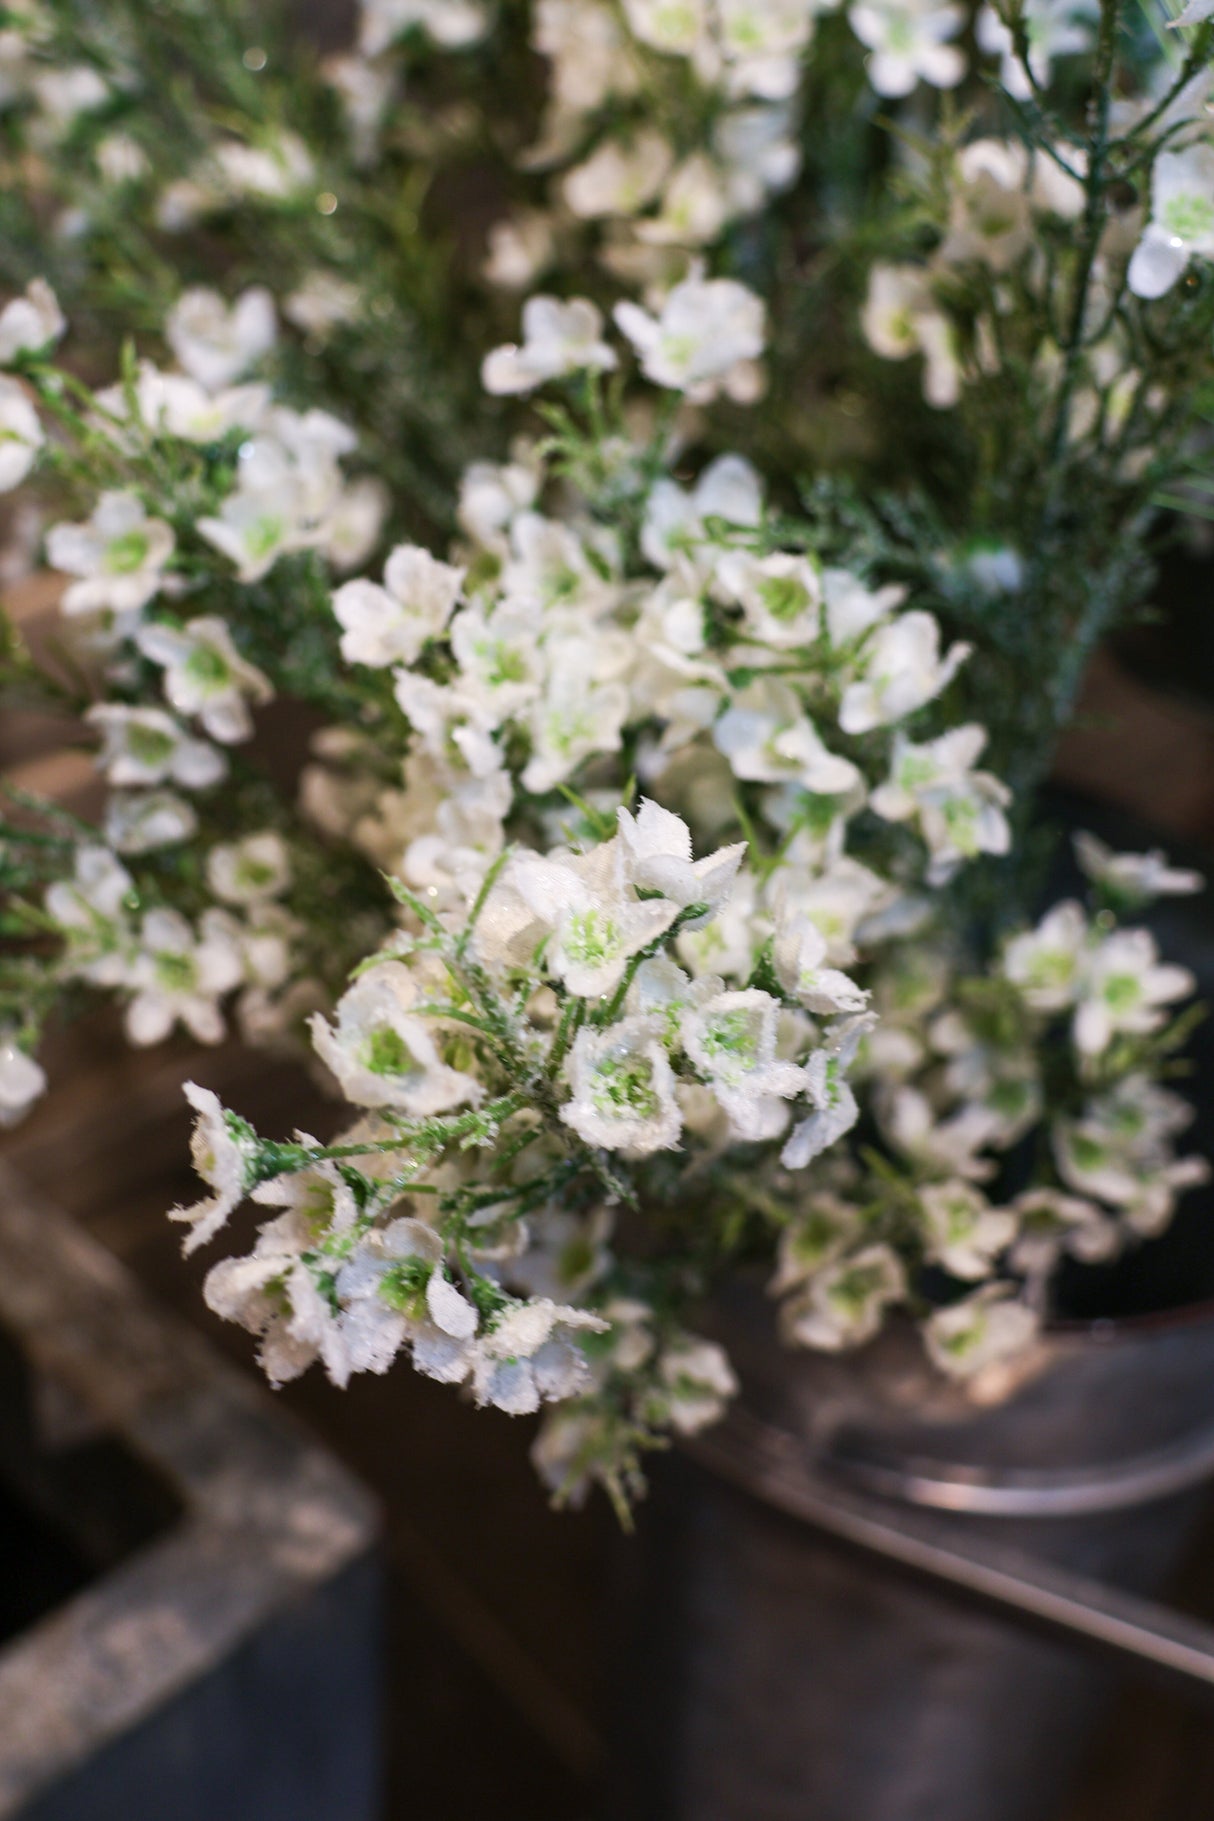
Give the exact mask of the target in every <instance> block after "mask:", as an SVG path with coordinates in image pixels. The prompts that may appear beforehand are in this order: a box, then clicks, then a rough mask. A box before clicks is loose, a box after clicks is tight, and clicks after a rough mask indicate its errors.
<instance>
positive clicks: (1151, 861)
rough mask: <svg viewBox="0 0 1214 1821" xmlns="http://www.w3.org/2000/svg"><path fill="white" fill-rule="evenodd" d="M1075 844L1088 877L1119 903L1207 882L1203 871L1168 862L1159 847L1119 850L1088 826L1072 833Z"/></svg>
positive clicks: (1181, 892)
mask: <svg viewBox="0 0 1214 1821" xmlns="http://www.w3.org/2000/svg"><path fill="white" fill-rule="evenodd" d="M1073 845H1074V848H1075V858H1076V859H1077V860H1078V862H1079V864H1080V866H1081V867H1082V868H1083V870H1084V872H1085V873H1086V874H1087V876H1088V878H1089V879H1091V880H1092V882H1093V884H1095V885H1098V886H1100V888H1101V890H1102V891H1103V892H1104V893H1105V894H1106V896H1107V897H1109V898H1111V899H1112V900H1113V902H1114V903H1115V904H1116V905H1118V906H1125V907H1132V908H1134V909H1137V908H1139V907H1140V906H1142V905H1144V904H1149V903H1150V902H1151V900H1152V899H1153V898H1173V897H1183V896H1185V895H1186V894H1187V893H1189V892H1199V891H1201V890H1202V889H1203V888H1204V886H1205V880H1204V878H1203V877H1202V875H1201V874H1200V873H1198V872H1192V871H1190V870H1189V868H1187V867H1179V866H1169V864H1168V860H1167V856H1166V855H1165V854H1164V853H1162V852H1161V850H1160V849H1159V848H1157V847H1153V848H1152V849H1151V851H1150V853H1146V854H1118V853H1114V851H1113V849H1112V848H1111V847H1108V846H1106V845H1105V843H1104V842H1103V841H1099V840H1097V838H1096V836H1095V835H1092V834H1088V833H1087V832H1086V830H1080V831H1079V832H1078V833H1077V834H1076V835H1075V836H1074V837H1073Z"/></svg>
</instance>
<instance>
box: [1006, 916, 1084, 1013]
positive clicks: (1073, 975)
mask: <svg viewBox="0 0 1214 1821" xmlns="http://www.w3.org/2000/svg"><path fill="white" fill-rule="evenodd" d="M1087 944H1088V921H1087V918H1086V917H1085V915H1084V913H1083V907H1082V905H1079V904H1076V903H1075V902H1074V900H1073V899H1067V900H1066V902H1065V903H1063V904H1056V905H1055V906H1054V908H1053V909H1052V910H1051V911H1049V912H1047V914H1046V915H1045V916H1044V917H1043V918H1042V919H1041V922H1040V923H1039V924H1038V925H1037V928H1036V929H1034V930H1028V931H1026V932H1025V934H1024V935H1022V936H1014V937H1013V938H1012V940H1011V941H1010V942H1009V943H1008V945H1007V947H1006V948H1005V949H1004V951H1003V962H1002V968H1003V972H1004V974H1005V975H1006V976H1007V978H1008V979H1009V980H1010V981H1011V982H1012V984H1013V986H1016V987H1018V988H1019V990H1020V992H1021V993H1022V994H1023V996H1024V999H1025V1003H1026V1004H1028V1005H1030V1006H1032V1008H1033V1010H1034V1011H1038V1012H1059V1011H1062V1010H1063V1008H1064V1007H1066V1006H1068V1005H1070V1004H1072V1003H1073V1001H1074V998H1075V994H1076V991H1077V988H1078V984H1079V978H1080V967H1081V962H1082V958H1083V955H1084V953H1085V951H1086V948H1087Z"/></svg>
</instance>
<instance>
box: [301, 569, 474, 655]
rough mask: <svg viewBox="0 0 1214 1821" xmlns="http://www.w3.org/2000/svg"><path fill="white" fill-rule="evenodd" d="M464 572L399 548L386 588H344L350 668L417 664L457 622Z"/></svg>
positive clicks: (337, 605)
mask: <svg viewBox="0 0 1214 1821" xmlns="http://www.w3.org/2000/svg"><path fill="white" fill-rule="evenodd" d="M463 581H464V571H463V570H462V569H455V568H453V567H452V566H451V565H450V564H448V563H440V562H438V561H436V559H435V558H434V557H432V556H431V555H430V552H429V551H428V550H423V549H421V548H420V547H419V546H417V545H414V544H398V545H397V547H396V549H395V550H393V551H392V553H391V555H390V556H389V558H388V560H387V562H386V564H385V565H384V585H383V587H382V588H381V587H380V586H379V585H378V584H377V583H375V582H368V581H364V580H362V579H359V580H358V581H353V582H344V583H343V584H342V586H341V587H340V588H339V589H338V590H337V592H336V593H335V594H334V596H333V612H334V614H335V615H336V616H337V620H338V623H339V625H340V626H341V627H342V628H343V630H342V638H341V655H342V657H343V658H345V660H346V662H347V664H368V665H371V666H373V667H374V668H381V667H382V666H384V665H386V664H412V663H414V662H416V660H417V658H418V657H419V656H420V655H421V650H422V646H423V645H424V644H425V643H426V641H427V639H433V638H437V637H438V636H439V634H440V633H441V632H442V630H443V628H444V626H445V625H446V624H447V621H448V620H449V619H450V617H451V613H452V610H453V609H454V607H455V603H456V601H457V600H458V599H459V594H460V589H461V588H462V586H463Z"/></svg>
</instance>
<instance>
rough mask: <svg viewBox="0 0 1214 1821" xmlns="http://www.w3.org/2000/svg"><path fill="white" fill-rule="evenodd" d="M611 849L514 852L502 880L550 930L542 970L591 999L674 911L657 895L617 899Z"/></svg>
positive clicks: (615, 980)
mask: <svg viewBox="0 0 1214 1821" xmlns="http://www.w3.org/2000/svg"><path fill="white" fill-rule="evenodd" d="M613 847H614V844H612V845H611V846H609V847H601V848H597V849H595V850H594V851H593V852H592V853H591V854H590V855H589V856H587V858H586V859H585V860H582V861H578V860H576V859H575V858H574V857H573V856H569V857H568V858H565V859H562V858H559V857H558V858H553V859H545V858H543V857H542V856H541V855H539V854H520V855H518V856H517V857H516V858H515V860H514V862H513V864H512V865H511V867H510V870H509V874H508V879H507V882H508V884H509V886H510V887H511V888H512V889H513V890H514V891H515V892H517V893H518V895H519V897H520V898H521V899H522V900H523V902H524V903H525V904H526V906H527V908H528V910H529V911H530V912H531V913H532V915H533V916H534V917H535V918H536V919H537V920H538V922H539V923H540V925H541V926H543V927H546V928H547V929H549V930H551V932H552V934H551V937H550V939H549V941H548V943H547V946H546V948H545V950H544V966H545V969H546V970H547V972H548V973H550V974H552V975H555V977H556V978H557V979H558V980H563V981H564V983H565V986H566V987H567V989H568V990H569V992H571V993H575V994H576V995H577V996H578V997H579V998H584V999H597V998H599V997H601V996H602V995H603V994H605V993H610V992H612V991H614V989H615V988H616V987H617V986H618V985H619V983H620V981H621V980H622V979H623V977H624V970H625V968H626V967H627V965H628V962H629V959H630V957H631V956H633V955H635V954H638V953H639V952H640V950H641V949H643V948H648V947H649V945H650V943H651V942H655V941H656V940H657V939H658V937H659V936H661V935H662V934H663V932H664V931H665V930H668V929H669V928H670V925H671V924H672V923H673V922H674V920H675V918H676V917H677V916H678V906H677V904H672V903H669V902H668V901H667V900H665V899H662V898H655V899H651V900H647V901H638V900H636V899H629V898H627V897H625V895H624V893H623V891H622V889H621V887H620V884H619V883H617V882H616V881H615V880H614V879H613V878H612V876H611V871H612V859H613Z"/></svg>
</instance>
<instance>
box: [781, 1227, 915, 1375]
mask: <svg viewBox="0 0 1214 1821" xmlns="http://www.w3.org/2000/svg"><path fill="white" fill-rule="evenodd" d="M905 1291H906V1273H905V1271H904V1270H903V1268H902V1264H901V1261H900V1260H899V1258H898V1257H897V1254H896V1253H894V1252H893V1251H891V1250H890V1248H889V1247H888V1246H882V1245H876V1246H863V1247H862V1248H861V1249H860V1251H858V1252H853V1253H851V1254H850V1255H849V1256H848V1257H845V1258H842V1259H839V1260H838V1261H837V1262H836V1263H834V1264H829V1265H827V1266H826V1268H825V1269H824V1270H822V1271H818V1272H816V1273H815V1274H814V1276H813V1277H811V1278H810V1280H809V1283H808V1284H807V1285H806V1287H805V1289H804V1290H803V1291H801V1292H800V1293H799V1294H798V1295H796V1296H792V1297H790V1298H789V1299H788V1301H787V1302H785V1303H784V1304H783V1306H782V1308H781V1310H780V1329H781V1332H782V1334H783V1336H784V1338H785V1340H787V1341H790V1342H791V1343H792V1344H793V1345H794V1346H798V1347H814V1348H817V1349H818V1350H819V1351H821V1352H824V1353H838V1352H841V1351H843V1349H845V1348H847V1347H859V1346H862V1345H863V1344H864V1342H865V1341H867V1340H871V1339H872V1337H873V1335H874V1334H875V1333H876V1332H877V1330H878V1328H879V1327H880V1326H881V1323H882V1321H883V1319H884V1317H885V1311H886V1309H887V1308H888V1307H889V1305H890V1304H891V1303H895V1302H898V1301H899V1299H900V1298H901V1297H902V1296H903V1295H904V1294H905Z"/></svg>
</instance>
